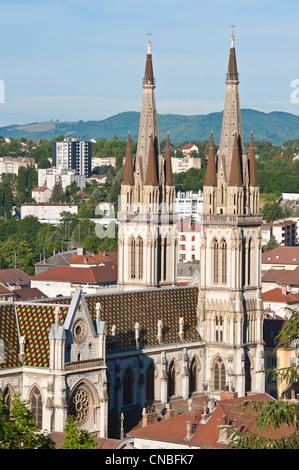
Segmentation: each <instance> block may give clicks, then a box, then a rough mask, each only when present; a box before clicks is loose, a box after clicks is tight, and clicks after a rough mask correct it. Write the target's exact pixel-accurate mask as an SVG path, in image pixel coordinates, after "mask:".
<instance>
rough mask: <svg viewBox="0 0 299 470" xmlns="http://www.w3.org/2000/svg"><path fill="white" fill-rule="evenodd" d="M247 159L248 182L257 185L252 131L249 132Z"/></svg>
mask: <svg viewBox="0 0 299 470" xmlns="http://www.w3.org/2000/svg"><path fill="white" fill-rule="evenodd" d="M248 160H249V183H250V184H252V185H257V184H258V183H257V173H256V162H255V151H254V142H253V134H252V131H251V134H250V143H249V152H248Z"/></svg>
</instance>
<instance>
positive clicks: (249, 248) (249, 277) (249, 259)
mask: <svg viewBox="0 0 299 470" xmlns="http://www.w3.org/2000/svg"><path fill="white" fill-rule="evenodd" d="M252 258H253V240H252V238H250V240H249V243H248V245H247V284H248V285H249V286H251V285H252V284H253V272H252V268H253V263H252Z"/></svg>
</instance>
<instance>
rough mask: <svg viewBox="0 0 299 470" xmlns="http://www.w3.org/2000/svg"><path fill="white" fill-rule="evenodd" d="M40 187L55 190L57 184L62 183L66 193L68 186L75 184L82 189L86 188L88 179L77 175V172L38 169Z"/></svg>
mask: <svg viewBox="0 0 299 470" xmlns="http://www.w3.org/2000/svg"><path fill="white" fill-rule="evenodd" d="M37 173H38V186H39V187H46V188H48V189H50V190H51V191H52V190H53V188H54V186H55V184H56V183H61V186H62V189H63V190H64V191H65V190H66V188H67V186H70V184H71V183H73V182H75V183H76V184H77V185H78V186H79V188H80V189H82V188H85V186H86V177H85V176H84V175H77V174H76V171H75V170H67V169H65V168H45V169H38V170H37Z"/></svg>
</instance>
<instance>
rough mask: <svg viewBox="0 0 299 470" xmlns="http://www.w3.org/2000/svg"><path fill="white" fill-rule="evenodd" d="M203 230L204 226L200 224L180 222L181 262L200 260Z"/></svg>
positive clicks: (179, 246) (179, 250)
mask: <svg viewBox="0 0 299 470" xmlns="http://www.w3.org/2000/svg"><path fill="white" fill-rule="evenodd" d="M201 229H202V225H201V224H200V223H199V222H193V223H191V221H190V220H187V221H185V220H181V221H180V222H178V224H177V230H178V240H179V245H178V257H179V262H192V261H199V260H200V244H201Z"/></svg>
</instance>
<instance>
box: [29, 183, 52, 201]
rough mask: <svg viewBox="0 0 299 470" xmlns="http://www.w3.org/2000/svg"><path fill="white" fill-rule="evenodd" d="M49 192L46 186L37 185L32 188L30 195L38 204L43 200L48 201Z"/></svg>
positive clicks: (50, 192)
mask: <svg viewBox="0 0 299 470" xmlns="http://www.w3.org/2000/svg"><path fill="white" fill-rule="evenodd" d="M51 194H52V191H51V189H49V188H47V187H46V186H41V187H40V186H37V187H36V188H33V190H32V192H31V197H32V199H34V201H35V202H37V203H38V204H42V203H44V202H49V199H50V197H51Z"/></svg>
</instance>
